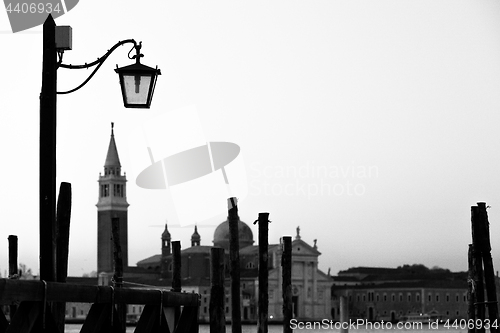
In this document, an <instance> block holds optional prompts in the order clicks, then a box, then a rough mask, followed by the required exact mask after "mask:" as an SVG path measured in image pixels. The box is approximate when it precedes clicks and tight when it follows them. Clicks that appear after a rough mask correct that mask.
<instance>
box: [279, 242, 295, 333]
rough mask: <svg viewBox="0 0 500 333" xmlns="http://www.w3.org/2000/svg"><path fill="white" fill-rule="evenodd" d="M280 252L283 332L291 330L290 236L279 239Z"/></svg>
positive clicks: (286, 332) (288, 332) (287, 332)
mask: <svg viewBox="0 0 500 333" xmlns="http://www.w3.org/2000/svg"><path fill="white" fill-rule="evenodd" d="M281 246H282V254H281V266H282V267H283V269H282V272H283V273H282V276H283V287H282V289H283V333H291V332H293V330H292V327H291V326H290V321H291V320H292V311H293V309H292V306H293V303H292V237H290V236H283V237H282V239H281Z"/></svg>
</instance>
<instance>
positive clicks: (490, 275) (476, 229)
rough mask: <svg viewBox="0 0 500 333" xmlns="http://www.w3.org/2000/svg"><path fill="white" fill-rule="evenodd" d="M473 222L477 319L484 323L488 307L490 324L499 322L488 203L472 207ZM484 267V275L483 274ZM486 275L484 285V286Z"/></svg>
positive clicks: (479, 330) (493, 332)
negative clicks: (487, 210) (485, 296)
mask: <svg viewBox="0 0 500 333" xmlns="http://www.w3.org/2000/svg"><path fill="white" fill-rule="evenodd" d="M471 222H472V247H473V253H474V259H475V263H474V267H475V278H474V282H475V284H476V286H475V287H476V288H475V290H476V319H478V320H481V322H484V319H485V317H486V315H485V312H486V311H485V306H486V305H487V306H488V319H489V320H490V322H494V321H497V320H498V304H497V296H496V286H495V273H494V269H493V262H492V258H491V243H490V230H489V222H488V213H487V212H486V203H484V202H478V203H477V206H472V207H471ZM483 265H484V274H483ZM483 275H484V284H483ZM485 287H486V295H487V299H488V300H487V301H485V298H484V288H485ZM484 331H485V329H484V327H483V326H482V327H480V328H477V329H476V332H478V333H482V332H484ZM490 331H491V332H492V333H497V332H498V331H499V330H498V328H497V327H493V326H492V327H490Z"/></svg>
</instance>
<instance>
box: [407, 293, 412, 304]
mask: <svg viewBox="0 0 500 333" xmlns="http://www.w3.org/2000/svg"><path fill="white" fill-rule="evenodd" d="M407 297H408V302H411V294H410V293H408V296H407Z"/></svg>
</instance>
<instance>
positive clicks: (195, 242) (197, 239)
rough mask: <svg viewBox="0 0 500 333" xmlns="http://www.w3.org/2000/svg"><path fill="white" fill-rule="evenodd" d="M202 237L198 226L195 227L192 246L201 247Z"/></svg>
mask: <svg viewBox="0 0 500 333" xmlns="http://www.w3.org/2000/svg"><path fill="white" fill-rule="evenodd" d="M200 241H201V237H200V234H199V233H198V226H196V225H195V226H194V233H193V234H192V235H191V246H200Z"/></svg>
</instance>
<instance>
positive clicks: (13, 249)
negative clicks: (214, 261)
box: [8, 235, 19, 318]
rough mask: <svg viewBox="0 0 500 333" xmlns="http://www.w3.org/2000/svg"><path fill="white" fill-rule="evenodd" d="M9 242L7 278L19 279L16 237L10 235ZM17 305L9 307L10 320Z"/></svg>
mask: <svg viewBox="0 0 500 333" xmlns="http://www.w3.org/2000/svg"><path fill="white" fill-rule="evenodd" d="M8 240H9V278H10V279H17V278H19V271H18V267H19V265H18V263H17V236H15V235H10V236H9V237H8ZM16 310H17V305H15V304H12V305H10V318H12V317H14V314H15V313H16Z"/></svg>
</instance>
